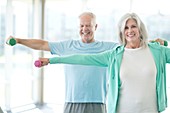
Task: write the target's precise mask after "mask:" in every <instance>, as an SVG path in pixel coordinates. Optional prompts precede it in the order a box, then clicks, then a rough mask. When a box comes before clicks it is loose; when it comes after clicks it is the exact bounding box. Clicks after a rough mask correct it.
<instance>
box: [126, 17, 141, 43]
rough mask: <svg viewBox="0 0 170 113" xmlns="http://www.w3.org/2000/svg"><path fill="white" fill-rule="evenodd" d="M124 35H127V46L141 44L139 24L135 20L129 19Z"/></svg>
mask: <svg viewBox="0 0 170 113" xmlns="http://www.w3.org/2000/svg"><path fill="white" fill-rule="evenodd" d="M124 35H125V39H126V42H127V44H128V43H136V42H140V38H139V37H140V34H139V29H138V26H137V23H136V21H135V20H134V19H129V20H128V21H127V22H126V26H125V30H124Z"/></svg>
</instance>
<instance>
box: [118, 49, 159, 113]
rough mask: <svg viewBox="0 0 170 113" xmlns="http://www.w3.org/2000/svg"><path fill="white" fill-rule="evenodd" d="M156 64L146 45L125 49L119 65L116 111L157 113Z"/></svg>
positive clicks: (120, 112)
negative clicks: (119, 86) (118, 89)
mask: <svg viewBox="0 0 170 113" xmlns="http://www.w3.org/2000/svg"><path fill="white" fill-rule="evenodd" d="M156 73H157V70H156V65H155V62H154V59H153V56H152V54H151V51H150V50H149V48H148V47H146V48H144V47H141V48H137V49H127V48H125V52H124V55H123V60H122V64H121V67H120V79H121V88H120V94H119V101H118V108H117V112H116V113H158V111H157V100H156Z"/></svg>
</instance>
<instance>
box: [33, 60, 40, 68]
mask: <svg viewBox="0 0 170 113" xmlns="http://www.w3.org/2000/svg"><path fill="white" fill-rule="evenodd" d="M34 65H35V67H41V65H42V64H41V61H40V60H36V61H35V62H34Z"/></svg>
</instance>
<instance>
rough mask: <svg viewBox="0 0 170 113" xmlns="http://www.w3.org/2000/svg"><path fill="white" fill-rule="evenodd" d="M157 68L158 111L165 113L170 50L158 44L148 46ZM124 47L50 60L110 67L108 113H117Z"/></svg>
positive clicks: (51, 61) (52, 61)
mask: <svg viewBox="0 0 170 113" xmlns="http://www.w3.org/2000/svg"><path fill="white" fill-rule="evenodd" d="M148 46H149V48H150V50H151V52H152V55H153V57H154V61H155V64H156V68H157V75H156V93H157V107H158V111H159V112H161V111H164V110H165V108H166V107H167V93H166V63H170V48H167V47H165V46H161V45H159V44H157V43H149V44H148ZM123 52H124V46H118V47H117V48H115V49H112V50H108V51H105V52H102V53H98V54H86V55H71V56H64V57H54V58H50V59H49V61H50V64H56V63H58V64H60V63H62V64H63V63H64V64H81V65H93V66H102V67H108V72H109V90H108V106H107V107H108V108H107V111H108V113H116V107H117V102H118V99H119V95H118V94H119V88H120V85H121V83H120V78H119V74H120V65H121V62H122V56H123Z"/></svg>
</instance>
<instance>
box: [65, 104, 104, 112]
mask: <svg viewBox="0 0 170 113" xmlns="http://www.w3.org/2000/svg"><path fill="white" fill-rule="evenodd" d="M63 113H106V104H103V103H65V105H64V112H63Z"/></svg>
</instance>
